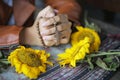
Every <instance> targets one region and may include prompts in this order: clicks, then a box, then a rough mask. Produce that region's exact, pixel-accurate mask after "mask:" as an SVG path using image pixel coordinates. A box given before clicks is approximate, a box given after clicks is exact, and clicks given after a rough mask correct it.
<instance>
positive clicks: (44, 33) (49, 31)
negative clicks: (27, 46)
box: [41, 27, 56, 36]
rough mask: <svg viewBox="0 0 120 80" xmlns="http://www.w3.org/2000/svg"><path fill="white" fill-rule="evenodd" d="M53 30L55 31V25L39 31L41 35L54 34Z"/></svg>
mask: <svg viewBox="0 0 120 80" xmlns="http://www.w3.org/2000/svg"><path fill="white" fill-rule="evenodd" d="M55 31H56V28H55V27H52V28H50V29H43V30H42V31H41V35H42V36H47V35H51V34H55Z"/></svg>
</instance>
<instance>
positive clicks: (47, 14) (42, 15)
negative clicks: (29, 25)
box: [33, 6, 55, 26]
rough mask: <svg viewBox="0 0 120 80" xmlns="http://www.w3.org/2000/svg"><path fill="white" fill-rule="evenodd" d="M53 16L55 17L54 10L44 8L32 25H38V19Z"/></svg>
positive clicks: (48, 7)
mask: <svg viewBox="0 0 120 80" xmlns="http://www.w3.org/2000/svg"><path fill="white" fill-rule="evenodd" d="M53 16H55V12H54V9H53V8H52V7H51V6H47V7H46V8H44V9H43V10H41V11H40V12H39V13H38V15H37V17H36V20H35V22H34V24H33V25H34V26H36V25H38V23H39V20H40V18H50V17H53Z"/></svg>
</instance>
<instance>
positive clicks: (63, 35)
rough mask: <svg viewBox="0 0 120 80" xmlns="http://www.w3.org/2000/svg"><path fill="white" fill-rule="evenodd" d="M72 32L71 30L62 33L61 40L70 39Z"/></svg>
mask: <svg viewBox="0 0 120 80" xmlns="http://www.w3.org/2000/svg"><path fill="white" fill-rule="evenodd" d="M71 32H72V30H71V29H69V30H65V31H62V32H60V34H59V36H60V39H62V38H69V37H70V35H71Z"/></svg>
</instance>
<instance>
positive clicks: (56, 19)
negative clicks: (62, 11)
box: [41, 15, 68, 26]
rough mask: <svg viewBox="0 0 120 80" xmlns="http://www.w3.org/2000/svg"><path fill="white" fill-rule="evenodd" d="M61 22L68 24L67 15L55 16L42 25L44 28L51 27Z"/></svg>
mask: <svg viewBox="0 0 120 80" xmlns="http://www.w3.org/2000/svg"><path fill="white" fill-rule="evenodd" d="M59 22H68V18H67V16H66V15H57V16H54V17H53V18H49V19H48V20H47V21H46V22H44V23H42V24H41V25H42V26H50V25H53V24H54V23H59Z"/></svg>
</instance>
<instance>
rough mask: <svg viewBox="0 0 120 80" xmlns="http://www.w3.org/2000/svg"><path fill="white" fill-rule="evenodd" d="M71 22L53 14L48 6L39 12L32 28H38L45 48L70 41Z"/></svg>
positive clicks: (52, 10) (61, 15) (63, 15)
mask: <svg viewBox="0 0 120 80" xmlns="http://www.w3.org/2000/svg"><path fill="white" fill-rule="evenodd" d="M71 24H72V23H71V22H70V21H69V20H68V17H67V15H65V14H57V15H56V14H55V11H54V9H52V8H51V7H50V6H48V7H46V8H45V9H43V10H42V11H41V12H39V14H38V16H37V18H36V20H35V22H34V24H33V27H38V28H39V29H37V30H39V32H40V33H39V36H41V38H42V41H43V42H42V43H43V44H44V45H45V46H53V45H59V44H66V43H68V42H69V40H70V34H71Z"/></svg>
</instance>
